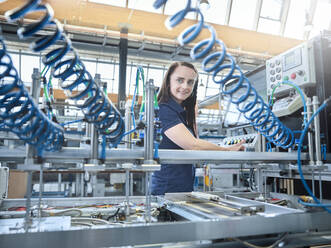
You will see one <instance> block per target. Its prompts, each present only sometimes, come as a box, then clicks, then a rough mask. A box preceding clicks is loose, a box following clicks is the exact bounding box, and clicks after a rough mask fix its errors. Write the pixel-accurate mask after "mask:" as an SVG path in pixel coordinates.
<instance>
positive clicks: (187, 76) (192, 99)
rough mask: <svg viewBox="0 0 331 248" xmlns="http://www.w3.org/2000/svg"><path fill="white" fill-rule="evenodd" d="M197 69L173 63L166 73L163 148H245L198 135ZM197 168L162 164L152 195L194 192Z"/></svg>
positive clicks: (162, 93)
mask: <svg viewBox="0 0 331 248" xmlns="http://www.w3.org/2000/svg"><path fill="white" fill-rule="evenodd" d="M197 88H198V71H197V70H196V68H195V67H194V66H193V65H192V64H190V63H187V62H175V63H173V64H172V65H171V66H170V67H169V69H168V71H167V72H166V74H165V77H164V80H163V83H162V87H161V90H160V93H159V95H158V103H159V106H160V113H159V116H160V121H161V127H162V132H161V133H162V142H161V144H160V149H177V150H218V151H239V150H243V146H242V143H239V144H237V145H234V146H231V147H226V148H225V147H220V146H218V145H215V144H213V143H210V142H208V141H205V140H202V139H199V138H198V133H197V128H196V113H197V109H196V100H197ZM194 177H195V168H194V166H193V165H192V164H162V165H161V170H160V171H156V172H154V173H153V176H152V190H151V191H152V194H153V195H164V194H165V193H167V192H191V191H193V181H194Z"/></svg>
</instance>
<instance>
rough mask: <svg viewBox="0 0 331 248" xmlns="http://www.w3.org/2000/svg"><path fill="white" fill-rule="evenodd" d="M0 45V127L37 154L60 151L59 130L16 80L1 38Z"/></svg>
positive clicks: (61, 141)
mask: <svg viewBox="0 0 331 248" xmlns="http://www.w3.org/2000/svg"><path fill="white" fill-rule="evenodd" d="M0 45H1V47H0V71H1V73H0V80H1V85H0V119H1V122H2V123H1V126H0V128H1V129H4V130H7V131H11V132H13V133H15V134H16V135H17V136H18V137H19V138H20V139H21V140H23V141H25V142H27V143H28V144H30V145H33V146H35V147H36V148H37V150H38V153H39V154H40V153H41V151H43V150H46V151H58V150H60V149H61V147H62V144H63V141H64V137H63V133H64V132H63V128H62V127H61V126H60V125H58V124H56V123H54V122H52V121H51V120H49V119H48V118H47V117H46V115H45V114H44V113H43V112H42V111H41V110H40V109H39V108H38V106H37V104H36V103H35V101H34V99H32V97H31V96H30V95H29V93H28V91H27V89H26V88H25V87H24V84H23V83H22V81H21V79H20V78H19V75H18V73H17V70H16V68H15V67H14V65H13V62H12V59H11V57H10V55H9V54H8V53H7V49H6V45H5V43H4V41H3V40H2V39H1V38H0Z"/></svg>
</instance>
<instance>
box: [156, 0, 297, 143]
mask: <svg viewBox="0 0 331 248" xmlns="http://www.w3.org/2000/svg"><path fill="white" fill-rule="evenodd" d="M166 2H167V0H156V1H155V2H154V4H153V6H154V7H155V8H160V7H161V6H162V5H164V4H165V3H166ZM189 12H196V13H197V14H198V17H199V22H198V23H197V24H194V25H192V26H190V27H188V28H187V29H186V30H184V31H183V32H182V33H181V34H180V35H179V37H178V41H179V43H180V44H181V45H182V46H184V45H186V44H188V43H190V42H191V41H193V40H194V39H195V38H196V37H197V36H198V35H199V34H200V32H201V31H202V29H208V30H209V32H210V34H211V36H210V38H208V39H205V40H202V41H200V42H199V43H197V44H196V45H195V46H194V47H193V48H192V49H191V51H190V56H191V58H192V59H193V60H197V59H203V61H202V69H203V70H204V71H205V72H208V73H211V72H212V73H213V74H212V78H213V81H214V82H215V83H217V84H220V85H221V88H222V92H223V94H225V95H228V96H229V97H230V101H231V103H233V104H235V105H236V107H237V109H238V111H239V112H241V113H242V114H243V115H244V117H245V118H246V119H247V120H248V121H249V122H250V123H251V125H252V126H253V127H254V128H255V129H256V130H257V131H259V132H260V133H261V134H262V135H263V136H265V137H266V138H267V139H268V140H269V141H270V142H272V143H274V144H275V145H276V146H279V147H281V148H284V149H287V148H290V147H292V145H293V144H294V134H293V132H292V131H291V130H290V129H289V128H287V127H286V126H285V125H284V124H283V123H282V122H281V121H280V120H279V119H278V118H277V117H276V116H275V115H274V114H273V113H272V111H271V109H270V108H269V106H268V105H267V104H266V103H265V102H264V100H263V99H262V97H261V96H260V95H259V94H258V93H257V92H256V90H255V89H254V88H253V86H252V85H251V83H250V81H249V80H248V78H247V77H245V75H244V73H243V72H242V71H241V69H240V68H239V66H238V65H236V62H235V59H234V58H233V57H232V56H231V55H230V54H229V53H227V51H226V46H225V44H224V43H223V42H222V41H221V40H219V39H217V37H216V31H215V29H214V28H213V27H212V26H210V25H207V24H205V23H204V16H203V14H202V13H201V11H200V10H199V9H198V8H192V7H191V0H187V4H186V7H185V8H184V9H182V10H180V11H178V12H177V13H175V14H174V15H173V16H171V17H170V18H169V19H168V20H167V21H166V26H167V27H169V28H173V27H175V26H176V25H178V24H179V23H180V22H181V21H182V20H183V19H184V18H185V16H186V14H187V13H189ZM215 45H217V46H218V47H220V48H221V50H220V51H216V52H215V51H212V49H213V47H214V46H215ZM221 74H223V75H225V76H224V77H223V76H221Z"/></svg>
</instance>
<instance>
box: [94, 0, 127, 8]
mask: <svg viewBox="0 0 331 248" xmlns="http://www.w3.org/2000/svg"><path fill="white" fill-rule="evenodd" d="M89 2H91V3H100V4H106V5H113V6H117V7H126V0H89Z"/></svg>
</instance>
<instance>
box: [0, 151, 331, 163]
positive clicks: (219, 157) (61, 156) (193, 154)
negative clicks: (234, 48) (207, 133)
mask: <svg viewBox="0 0 331 248" xmlns="http://www.w3.org/2000/svg"><path fill="white" fill-rule="evenodd" d="M23 151H24V149H23V147H18V148H15V149H8V148H0V162H9V161H12V162H21V161H23V160H24V158H25V153H24V152H23ZM159 156H160V161H161V163H169V164H178V163H187V164H192V163H202V162H204V163H205V162H209V163H223V162H226V163H235V164H238V163H264V162H265V163H272V162H280V163H282V162H295V161H296V160H297V153H296V152H293V153H285V152H224V151H194V150H159ZM327 157H328V158H329V159H330V154H328V156H327ZM90 158H91V150H90V149H88V148H63V149H62V150H61V151H59V152H45V153H44V154H43V159H44V161H45V162H49V163H52V162H59V161H63V162H66V161H67V162H84V161H85V160H87V159H90ZM308 159H309V157H308V154H307V153H302V154H301V160H303V161H306V160H308ZM143 160H144V150H143V149H136V150H131V149H113V150H108V151H106V160H105V161H106V163H112V162H118V163H121V162H132V163H137V164H139V163H141V162H143Z"/></svg>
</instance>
